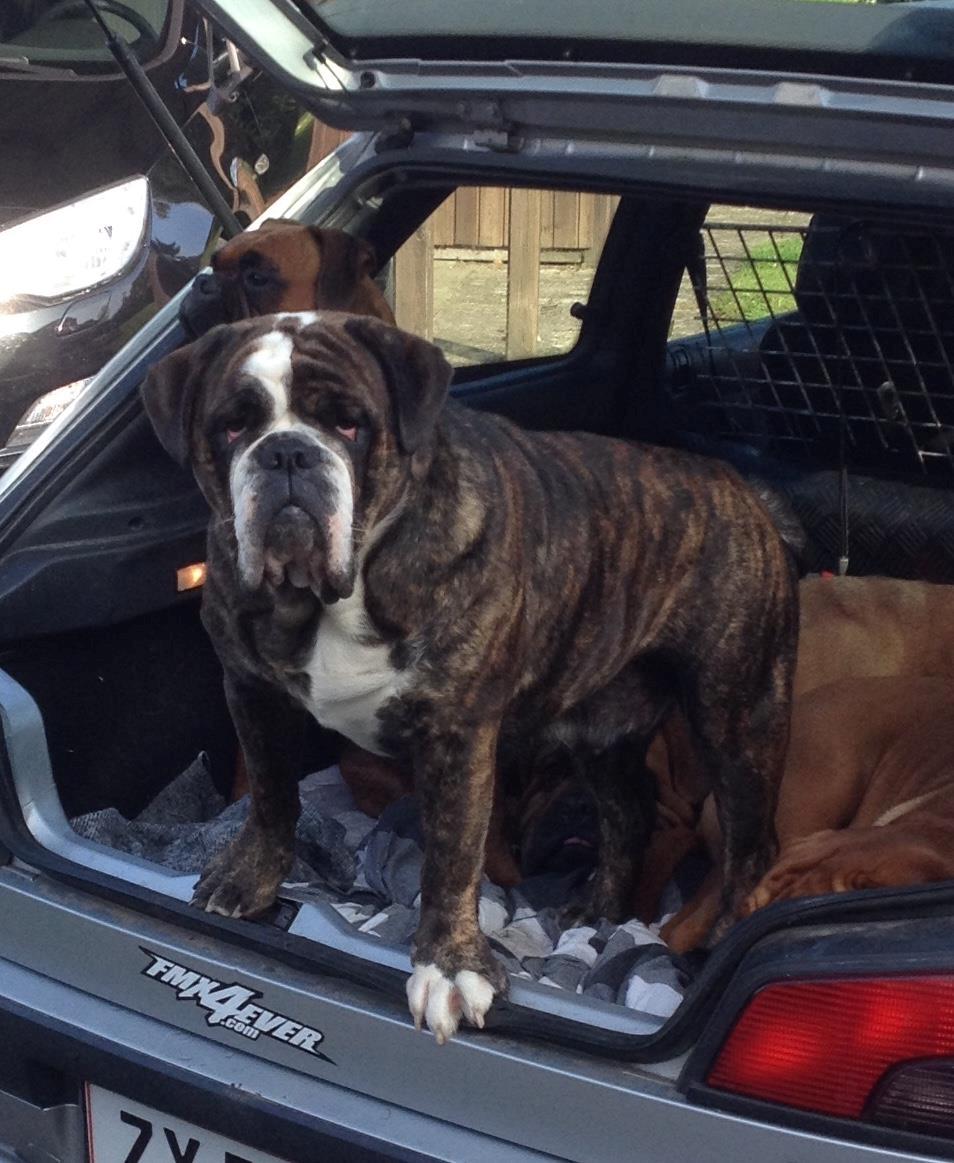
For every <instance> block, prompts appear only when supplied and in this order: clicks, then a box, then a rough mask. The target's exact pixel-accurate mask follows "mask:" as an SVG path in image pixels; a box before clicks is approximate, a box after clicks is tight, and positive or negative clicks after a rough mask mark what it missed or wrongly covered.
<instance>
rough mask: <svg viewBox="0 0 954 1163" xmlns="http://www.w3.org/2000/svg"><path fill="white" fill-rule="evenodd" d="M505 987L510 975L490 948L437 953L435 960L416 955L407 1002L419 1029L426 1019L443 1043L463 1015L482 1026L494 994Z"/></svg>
mask: <svg viewBox="0 0 954 1163" xmlns="http://www.w3.org/2000/svg"><path fill="white" fill-rule="evenodd" d="M475 964H476V965H478V968H474V965H475ZM506 991H507V975H506V973H505V972H504V969H503V966H502V965H500V963H499V962H498V961H497V960H496V959H495V958H494V956H493V954H492V953H491V952H490V950H489V948H487V949H486V950H476V951H475V952H474V955H472V956H469V957H468V956H462V955H461V954H459V953H455V954H445V955H444V956H436V957H435V960H434V961H423V960H421V959H420V958H419V957H415V960H414V972H413V973H412V974H411V976H410V977H409V978H408V982H407V1003H408V1008H409V1009H410V1011H411V1016H412V1017H413V1018H414V1025H415V1026H416V1027H417V1028H418V1029H420V1028H421V1026H422V1024H424V1023H426V1024H427V1028H428V1029H429V1030H430V1031H431V1033H432V1034H433V1035H434V1037H435V1038H436V1040H437V1043H438V1045H443V1044H444V1042H446V1041H447V1040H448V1038H452V1037H453V1036H454V1034H456V1033H457V1027H458V1026H459V1025H460V1020H461V1018H462V1017H463V1018H464V1019H466V1020H467V1021H468V1022H470V1024H471V1025H472V1026H476V1027H477V1028H478V1029H483V1025H484V1018H485V1017H486V1015H487V1011H488V1010H489V1009H490V1007H491V1005H492V1004H493V1000H494V998H495V997H496V996H497V995H498V994H503V993H506Z"/></svg>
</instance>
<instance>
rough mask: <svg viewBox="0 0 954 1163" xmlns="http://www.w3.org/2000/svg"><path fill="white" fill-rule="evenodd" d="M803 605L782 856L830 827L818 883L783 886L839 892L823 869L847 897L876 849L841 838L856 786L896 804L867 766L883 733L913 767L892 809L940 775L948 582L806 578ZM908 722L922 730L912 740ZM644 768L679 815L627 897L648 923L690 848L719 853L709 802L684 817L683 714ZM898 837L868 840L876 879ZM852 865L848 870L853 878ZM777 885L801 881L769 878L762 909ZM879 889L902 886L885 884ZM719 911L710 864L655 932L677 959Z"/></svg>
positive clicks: (950, 622) (689, 747) (696, 766)
mask: <svg viewBox="0 0 954 1163" xmlns="http://www.w3.org/2000/svg"><path fill="white" fill-rule="evenodd" d="M799 600H800V616H801V617H800V623H801V629H800V635H799V643H798V656H797V662H796V667H795V679H794V684H793V693H794V700H795V701H794V708H793V728H792V746H791V749H790V753H789V756H788V759H787V761H786V767H785V775H784V778H783V781H782V788H781V793H780V806H779V810H778V815H777V818H776V824H777V829H778V833H779V839H780V841H781V842H782V844H783V847H784V846H785V845H786V843H787V842H791V841H794V840H796V839H797V838H803V837H805V836H807V835H808V834H809V833H810V832H813V831H817V830H819V829H835V830H833V831H830V832H826V840H825V844H824V848H825V851H826V853H827V854H828V855H827V857H826V860H825V861H823V862H821V865H820V872H819V876H818V877H817V878H816V879H815V880H814V881H813V882H812V881H810V879H809V878H808V877H807V876H802V877H801V878H800V879H799V880H798V883H799V884H800V885H801V886H802V887H801V888H800V889H798V890H797V891H796V890H795V889H794V888H792V889H790V890H789V891H790V894H791V895H805V893H806V892H807V888H806V887H805V886H806V885H808V884H809V883H813V884H814V885H815V889H816V890H817V891H819V892H821V891H839V889H837V888H836V887H834V882H833V881H832V880H831V877H829V878H828V883H830V884H831V885H832V887H830V888H828V889H824V888H822V887H819V886H821V885H823V884H824V883H826V880H825V877H826V875H827V874H826V873H825V872H824V868H828V869H829V870H830V869H832V868H836V869H837V880H838V883H839V884H840V885H841V889H842V890H843V888H844V887H845V886H846V885H848V884H851V883H856V884H857V885H858V886H860V884H861V878H862V877H863V876H865V875H867V874H866V873H865V867H866V864H865V860H860V859H859V858H861V857H862V856H863V854H865V851H866V850H867V849H869V848H870V847H871V846H870V844H869V840H870V839H871V837H869V839H864V838H863V837H862V836H861V834H859V833H858V832H851V833H849V832H845V831H841V830H840V829H842V828H845V827H846V826H847V825H848V824H849V823H850V822H851V821H855V823H860V822H863V821H864V820H865V819H866V816H865V815H864V813H861V814H859V807H858V800H859V795H860V794H861V792H862V791H863V790H864V787H863V786H862V785H861V784H860V781H861V780H862V779H867V778H869V777H870V778H871V779H872V781H873V790H864V794H865V797H866V800H865V802H866V803H869V804H870V803H871V802H872V798H871V797H872V795H873V794H874V792H875V791H876V792H877V794H878V795H879V796H880V797H881V798H880V799H879V801H878V802H879V803H882V804H883V806H884V809H885V811H887V810H888V808H889V807H890V806H891V802H890V801H885V794H886V792H887V794H889V795H890V792H891V788H890V787H888V788H885V786H884V783H885V780H884V778H883V771H882V774H881V775H877V773H876V770H875V769H876V767H877V766H878V764H880V763H881V760H880V758H879V759H878V760H877V762H876V760H875V759H874V758H872V757H871V749H872V745H873V743H874V741H876V740H882V739H885V738H886V737H888V736H891V738H892V739H893V740H894V741H895V744H894V746H895V751H896V752H899V751H900V752H901V753H902V755H903V760H904V764H906V765H907V767H908V769H909V770H908V771H907V772H906V774H904V776H903V779H902V778H901V776H899V774H898V768H897V766H895V768H892V771H893V773H894V776H895V777H897V778H898V783H897V787H896V788H895V789H894V790H895V792H896V793H897V796H898V798H897V800H896V804H900V803H902V802H903V801H904V799H905V796H906V794H907V793H906V790H905V789H907V788H910V787H911V786H912V781H913V782H914V784H915V785H916V786H920V783H919V782H918V781H921V782H924V785H925V788H926V787H927V786H928V785H929V784H930V783H931V781H932V780H936V779H937V778H938V763H939V762H940V763H941V764H942V766H943V765H944V764H947V763H948V762H949V760H950V758H951V756H950V755H949V754H948V753H947V751H945V748H944V747H943V746H941V744H942V743H943V742H944V741H945V740H946V739H947V734H948V733H947V731H946V728H944V727H943V724H942V719H943V716H944V714H945V707H946V705H947V704H946V702H945V699H948V700H949V699H950V693H951V690H952V689H954V687H952V684H954V586H949V585H936V584H932V583H930V582H921V581H904V580H900V579H897V578H886V577H838V578H824V577H811V578H805V579H804V580H803V581H802V582H801V583H800V586H799ZM919 695H923V696H924V707H923V708H919V706H918V697H919ZM854 699H857V706H854V705H853V700H854ZM925 715H927V721H928V722H929V723H930V722H932V721H933V727H932V728H931V735H930V738H932V739H933V738H934V736H935V735H937V736H938V741H939V742H938V753H937V755H936V756H935V758H933V759H929V760H927V761H926V759H927V756H926V754H925V753H923V752H922V751H919V750H918V747H917V734H918V731H919V730H921V731H923V730H925ZM932 716H933V720H932ZM908 723H911V724H920V726H919V727H917V728H916V729H914V730H912V731H910V732H909V731H907V727H906V725H907V724H908ZM949 750H950V749H948V751H949ZM916 761H917V762H916ZM649 763H650V766H651V768H652V770H653V771H654V773H655V775H656V778H657V780H658V782H659V786H660V789H661V795H662V796H663V797H664V798H667V797H668V799H669V800H671V801H672V802H673V803H674V804H675V806H676V812H675V814H674V815H672V814H671V817H670V816H661V817H660V820H659V822H658V825H657V828H656V831H655V832H654V834H653V837H652V839H651V841H650V846H649V850H648V854H647V860H646V871H645V873H644V875H643V877H642V878H641V881H640V884H639V886H638V889H637V894H636V898H635V900H636V908H635V911H636V914H637V915H638V916H640V917H642V918H644V919H645V920H652V919H653V918H654V917H655V916H656V912H657V906H658V901H659V896H660V893H661V891H662V888H663V886H664V885H665V883H666V882H667V881H668V880H669V878H670V876H671V875H672V873H673V871H674V870H675V867H676V865H677V864H678V863H679V861H680V860H681V858H682V857H683V856H684V855H685V854H686V853H687V852H688V851H690V850H691V849H692V848H694V847H696V846H697V845H698V844H699V843H702V844H703V845H704V846H705V847H706V848H707V849H708V851H709V853H710V854H711V855H712V856H713V857H714V858H717V857H718V854H719V852H720V851H721V846H722V839H721V834H720V828H719V821H718V818H717V815H716V812H715V805H714V804H713V803H712V802H711V801H710V802H707V803H706V805H705V807H704V808H703V812H702V817H701V820H700V821H699V824H698V828H696V827H695V826H694V825H693V822H692V819H691V815H692V803H693V799H694V795H695V793H697V791H698V787H699V782H700V779H701V777H702V774H703V772H702V764H701V760H700V757H699V755H698V754H697V752H696V749H695V748H694V746H693V742H692V739H691V734H690V732H689V731H688V728H687V725H686V723H685V720H684V718H682V717H681V716H680V715H679V714H678V713H676V714H673V715H672V716H670V718H669V719H668V720H667V722H666V723H665V724H664V726H663V729H662V731H661V732H660V734H659V735H658V736H657V738H656V739H655V740H654V741H653V748H652V749H651V752H650V757H649ZM919 765H920V769H918V768H919ZM879 770H880V769H879ZM932 786H933V785H932ZM922 790H923V789H922ZM937 802H940V801H937ZM931 803H932V804H935V801H934V800H932V801H931ZM792 805H794V807H793V806H792ZM819 813H821V814H820V815H819ZM924 818H925V817H924V814H923V813H919V814H912V815H910V816H908V815H906V816H905V821H904V829H905V835H906V836H909V835H910V834H911V832H912V829H915V828H916V827H918V826H920V825H921V823H922V822H923V820H924ZM869 822H870V821H869ZM938 827H939V828H940V830H941V833H942V834H946V830H947V827H948V826H947V824H946V823H945V821H943V820H941V821H939V825H938ZM899 836H900V833H899V831H898V830H897V829H890V830H884V831H879V832H878V833H877V834H874V835H873V839H874V840H875V841H876V844H875V845H874V848H873V849H872V850H874V851H875V852H876V853H877V854H878V855H879V859H880V869H881V873H880V875H881V876H882V877H884V875H895V876H898V875H901V872H902V870H903V868H904V857H903V852H902V850H901V849H902V847H903V843H902V844H901V846H900V847H899V848H898V850H897V853H896V855H897V859H896V860H894V859H893V858H892V856H891V848H892V845H893V844H895V843H896V842H898V840H899ZM810 851H811V852H814V853H815V854H816V855H817V856H819V858H820V854H821V847H816V848H811V847H810V846H809V845H808V844H807V842H806V843H803V844H802V845H801V847H800V849H799V852H800V855H799V857H798V859H799V861H800V862H802V863H804V861H805V859H806V856H807V854H808V853H809V852H810ZM839 853H840V854H839ZM650 855H651V856H652V857H653V859H652V861H651V860H650V858H649V857H650ZM853 862H854V863H855V864H857V867H856V868H855V869H854V870H853V869H852V864H853ZM776 867H778V866H776ZM892 869H894V872H893V873H892V872H891V870H892ZM803 871H804V869H803ZM783 879H784V880H785V881H786V883H790V884H792V885H794V884H795V883H796V878H795V877H794V876H793V867H792V865H791V863H790V862H788V863H786V866H785V868H784V869H783V870H782V871H781V872H776V870H775V869H773V872H772V873H770V874H769V876H768V877H766V880H765V881H764V882H763V884H762V885H761V886H760V889H759V896H758V898H757V899H758V903H759V906H761V905H764V904H767V903H769V901H770V900H771V899H775V897H776V896H779V895H780V894H781V891H782V890H781V889H779V888H778V887H775V888H770V887H769V886H770V885H775V886H778V885H779V884H781V882H782V880H783ZM931 879H937V877H936V876H935V877H931ZM872 883H873V881H872ZM881 883H882V884H890V883H896V884H900V883H906V881H905V880H897V879H896V880H890V881H886V880H884V879H882V881H881ZM755 901H756V897H752V898H750V899H749V901H748V902H747V903H746V906H745V909H746V911H751V910H752V909H753V908H754V907H755V903H754V902H755ZM720 904H721V897H720V877H719V873H718V869H716V871H715V872H714V873H713V874H712V875H710V877H709V878H708V879H707V881H706V882H704V883H703V885H702V886H701V888H700V889H699V891H698V892H697V893H696V894H695V895H694V896H693V897H692V899H691V900H689V901H688V902H687V903H686V905H685V906H684V907H683V909H681V910H680V912H679V913H678V914H677V915H676V916H675V917H674V918H673V919H672V920H671V921H669V922H668V924H667V925H666V926H664V928H663V930H662V935H663V937H664V939H665V940H666V941H667V943H668V944H669V945H670V947H671V948H672V949H673V950H674V951H675V952H685V951H686V950H688V949H691V948H694V947H696V946H698V945H700V944H702V943H703V942H704V941H705V938H706V936H707V934H708V932H709V930H710V929H711V928H712V926H713V924H714V923H715V921H716V919H717V918H718V915H719V911H720Z"/></svg>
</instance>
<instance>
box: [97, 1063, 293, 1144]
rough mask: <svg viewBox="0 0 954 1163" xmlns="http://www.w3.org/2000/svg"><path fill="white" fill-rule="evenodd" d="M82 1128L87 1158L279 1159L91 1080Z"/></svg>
mask: <svg viewBox="0 0 954 1163" xmlns="http://www.w3.org/2000/svg"><path fill="white" fill-rule="evenodd" d="M86 1133H87V1136H88V1138H89V1157H90V1160H91V1161H92V1163H284V1161H283V1160H281V1159H278V1158H277V1157H276V1156H275V1155H266V1154H265V1153H264V1152H262V1151H256V1150H254V1149H253V1148H252V1147H246V1146H244V1145H243V1144H242V1143H236V1142H234V1141H233V1140H232V1139H226V1138H225V1136H224V1135H217V1134H216V1133H215V1132H214V1131H207V1130H206V1129H205V1128H204V1127H197V1126H195V1125H194V1124H193V1123H187V1122H185V1121H184V1120H183V1119H177V1118H174V1117H173V1116H172V1115H167V1114H163V1113H162V1111H157V1110H153V1109H152V1107H148V1106H143V1105H142V1103H139V1102H133V1101H132V1100H131V1099H128V1098H123V1097H122V1095H119V1094H113V1093H112V1091H110V1090H103V1089H102V1088H101V1087H99V1086H93V1085H92V1084H91V1083H88V1084H87V1086H86Z"/></svg>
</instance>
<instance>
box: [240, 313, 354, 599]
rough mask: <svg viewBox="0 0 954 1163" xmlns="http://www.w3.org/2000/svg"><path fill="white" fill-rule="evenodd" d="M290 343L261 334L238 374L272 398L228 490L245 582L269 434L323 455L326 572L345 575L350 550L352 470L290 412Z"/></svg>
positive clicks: (251, 573) (249, 576) (253, 576)
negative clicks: (258, 461)
mask: <svg viewBox="0 0 954 1163" xmlns="http://www.w3.org/2000/svg"><path fill="white" fill-rule="evenodd" d="M299 314H300V316H301V318H302V323H303V325H304V324H306V323H308V322H313V321H314V320H313V318H312V316H315V312H300V313H296V316H297V315H299ZM293 352H294V344H293V342H292V339H291V337H290V336H289V335H286V334H285V333H284V332H282V331H269V332H267V333H266V334H265V335H263V336H262V337H261V338H260V339H259V340H258V343H257V344H256V346H255V348H254V349H253V351H252V352H251V354H249V355H248V356H247V357H246V359H245V361H244V362H243V364H242V371H243V372H244V373H245V374H246V375H247V376H250V377H251V378H253V379H255V380H256V381H257V382H258V384H259V385H260V386H261V387H262V388H263V389H264V390H265V391H266V392H267V394H268V396H269V397H270V398H271V404H272V414H271V420H270V423H269V424H268V426H267V427H266V428H265V430H264V431H263V432H262V434H261V436H259V438H258V439H257V440H256V441H254V442H253V443H252V444H250V445H249V447H248V448H247V449H245V451H244V452H243V453H242V454H241V455H240V456H238V457H236V459H235V461H234V462H233V464H232V468H231V471H230V474H229V487H230V490H231V493H232V509H233V512H234V513H235V536H236V539H237V541H238V547H239V570H240V572H241V573H242V576H243V577H244V578H245V580H246V583H247V584H249V585H251V586H255V585H256V584H257V576H258V573H257V568H256V564H257V563H252V562H250V561H249V560H248V555H247V549H248V530H249V528H250V526H251V524H252V522H253V520H254V517H255V508H256V503H257V489H256V477H257V475H258V474H257V471H256V469H255V467H254V461H253V459H252V457H253V456H254V453H255V450H256V449H257V448H258V446H259V445H260V444H261V442H262V441H263V440H264V439H265V438H266V437H268V436H270V435H271V434H272V433H274V432H293V433H295V434H296V435H297V436H300V437H302V438H303V439H304V440H307V441H309V442H311V443H313V444H316V445H317V446H318V447H319V448H320V449H321V450H322V452H323V453H324V454H325V461H326V463H327V464H328V465H329V468H328V469H327V470H325V471H326V472H327V473H328V477H329V480H330V482H331V484H332V486H333V487H334V489H335V500H334V515H333V516H332V518H331V520H330V521H329V523H328V558H329V565H330V566H331V569H332V570H333V571H334V572H335V573H338V574H346V573H347V572H348V571H349V567H350V563H351V555H352V552H353V543H352V524H353V521H354V493H353V484H352V479H351V471H350V469H349V467H348V464H347V462H346V461H345V459H344V457H343V456H342V455H341V454H340V453H339V452H337V451H336V450H335V449H334V448H332V447H331V446H330V445H328V444H325V442H324V441H323V440H321V439H320V437H319V435H318V433H317V432H316V431H315V429H314V428H313V427H311V425H309V424H305V423H304V422H303V421H302V420H301V419H300V417H298V416H297V415H296V414H295V413H294V412H293V411H292V409H291V382H292V363H291V360H292V354H293Z"/></svg>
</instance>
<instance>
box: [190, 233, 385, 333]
mask: <svg viewBox="0 0 954 1163" xmlns="http://www.w3.org/2000/svg"><path fill="white" fill-rule="evenodd" d="M211 263H212V274H205V275H199V277H198V278H197V279H196V280H195V282H194V284H193V286H192V289H191V290H190V291H189V293H188V295H186V297H185V299H184V300H183V303H182V309H181V316H182V319H183V322H184V323H185V325H186V327H187V328H188V329H189V331H190V332H191V333H192V334H193V335H196V336H198V335H202V334H204V333H205V332H206V331H208V330H209V328H210V327H214V326H215V325H216V324H219V323H234V322H237V321H238V320H240V319H251V318H256V317H258V316H261V315H270V314H273V313H274V312H277V311H311V310H314V309H316V308H317V309H323V310H329V311H350V312H351V313H353V314H356V315H372V316H374V317H375V318H377V319H383V320H384V322H385V323H393V322H394V315H393V314H392V312H391V308H390V307H389V306H388V304H387V300H386V299H385V298H384V295H383V294H382V293H381V290H380V288H379V287H378V286H377V284H376V283H375V282H374V279H373V277H372V276H373V275H374V271H375V268H376V265H377V263H376V260H375V255H374V250H373V249H372V248H371V246H369V245H368V243H366V242H364V241H362V240H361V239H358V238H353V237H352V236H351V235H350V234H347V233H345V231H343V230H327V229H322V228H321V227H318V226H302V225H300V224H299V223H297V222H292V221H288V220H286V219H282V218H276V219H273V220H272V221H271V222H265V223H264V224H263V225H262V226H261V227H260V228H259V229H258V230H252V231H246V232H245V233H244V234H240V235H238V237H236V238H233V239H231V240H230V241H229V242H227V243H226V244H225V245H224V246H223V247H221V248H220V249H219V250H218V251H216V253H215V254H214V255H213V256H212V260H211Z"/></svg>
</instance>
